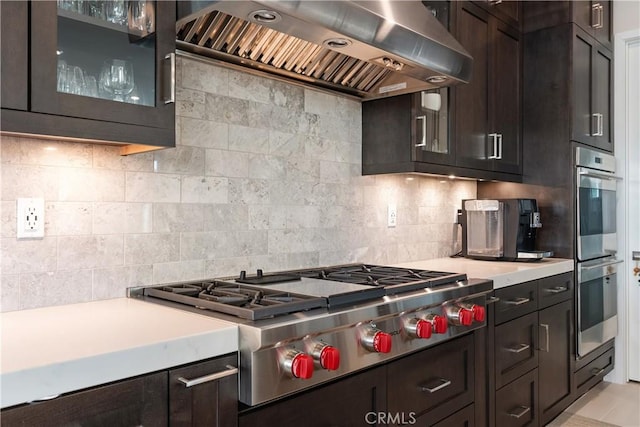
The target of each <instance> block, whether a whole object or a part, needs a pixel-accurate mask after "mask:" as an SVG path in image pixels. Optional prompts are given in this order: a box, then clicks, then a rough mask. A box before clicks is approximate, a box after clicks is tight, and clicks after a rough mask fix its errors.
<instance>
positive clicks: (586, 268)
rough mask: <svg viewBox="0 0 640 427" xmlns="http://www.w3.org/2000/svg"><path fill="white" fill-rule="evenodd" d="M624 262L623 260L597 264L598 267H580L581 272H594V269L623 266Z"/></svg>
mask: <svg viewBox="0 0 640 427" xmlns="http://www.w3.org/2000/svg"><path fill="white" fill-rule="evenodd" d="M623 262H624V260H623V259H617V260H615V261H607V262H602V263H600V264H597V265H590V266H588V267H583V266H580V270H593V269H594V268H602V267H607V266H610V265H615V264H621V263H623Z"/></svg>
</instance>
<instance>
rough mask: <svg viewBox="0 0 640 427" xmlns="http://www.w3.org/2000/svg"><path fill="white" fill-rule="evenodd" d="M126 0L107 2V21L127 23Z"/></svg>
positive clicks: (119, 23)
mask: <svg viewBox="0 0 640 427" xmlns="http://www.w3.org/2000/svg"><path fill="white" fill-rule="evenodd" d="M125 6H126V5H125V2H124V0H113V1H108V2H106V16H107V21H109V22H113V23H114V24H118V25H127V8H126V7H125Z"/></svg>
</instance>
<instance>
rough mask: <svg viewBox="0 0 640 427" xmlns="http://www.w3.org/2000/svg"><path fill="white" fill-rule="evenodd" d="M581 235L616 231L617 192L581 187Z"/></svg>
mask: <svg viewBox="0 0 640 427" xmlns="http://www.w3.org/2000/svg"><path fill="white" fill-rule="evenodd" d="M579 190H580V209H579V211H580V235H581V236H590V235H595V234H610V233H615V232H616V192H615V191H611V190H602V189H600V188H585V187H580V188H579Z"/></svg>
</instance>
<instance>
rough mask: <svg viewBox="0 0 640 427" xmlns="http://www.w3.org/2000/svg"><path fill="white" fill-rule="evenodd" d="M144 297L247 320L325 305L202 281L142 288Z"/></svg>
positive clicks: (319, 301)
mask: <svg viewBox="0 0 640 427" xmlns="http://www.w3.org/2000/svg"><path fill="white" fill-rule="evenodd" d="M144 295H147V296H152V297H157V298H162V299H165V300H169V301H174V302H178V303H181V304H187V305H190V306H193V307H197V308H202V309H207V310H214V311H218V312H221V313H226V314H231V315H233V316H238V317H241V318H243V319H248V320H259V319H266V318H270V317H274V316H278V315H281V314H289V313H295V312H298V311H306V310H312V309H314V308H322V307H326V306H327V302H326V300H325V299H324V298H320V297H313V296H309V295H302V294H296V293H292V292H286V291H278V290H272V289H265V288H260V287H255V286H247V285H242V284H231V283H227V282H219V281H205V282H192V283H181V284H175V285H164V286H159V287H152V288H145V289H144Z"/></svg>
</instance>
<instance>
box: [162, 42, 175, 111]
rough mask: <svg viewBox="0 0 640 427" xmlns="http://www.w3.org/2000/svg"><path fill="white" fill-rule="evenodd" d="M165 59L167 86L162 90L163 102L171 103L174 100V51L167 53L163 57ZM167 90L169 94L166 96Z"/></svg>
mask: <svg viewBox="0 0 640 427" xmlns="http://www.w3.org/2000/svg"><path fill="white" fill-rule="evenodd" d="M164 59H165V61H166V60H169V85H168V86H169V87H168V89H165V92H164V95H163V96H164V103H165V104H173V103H174V102H176V54H175V52H171V53H168V54H167V55H166V56H165V57H164ZM167 92H168V93H169V96H168V97H167Z"/></svg>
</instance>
